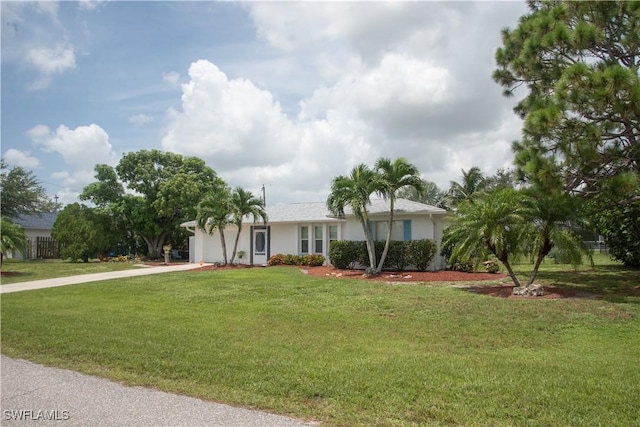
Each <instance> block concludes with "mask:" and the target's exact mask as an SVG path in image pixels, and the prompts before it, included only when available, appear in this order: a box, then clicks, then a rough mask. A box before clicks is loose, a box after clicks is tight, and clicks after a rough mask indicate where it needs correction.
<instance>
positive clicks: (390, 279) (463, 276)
mask: <svg viewBox="0 0 640 427" xmlns="http://www.w3.org/2000/svg"><path fill="white" fill-rule="evenodd" d="M147 264H148V265H163V264H162V263H153V264H152V263H147ZM240 268H263V267H257V266H251V265H242V264H238V265H229V266H219V267H216V266H212V265H206V266H203V267H201V268H197V269H195V270H189V271H211V270H233V269H240ZM272 268H274V267H272ZM276 268H299V269H301V270H302V271H303V272H304V273H305V274H308V275H310V276H315V277H330V278H335V279H361V280H372V281H376V282H385V283H430V282H431V283H434V282H445V283H446V282H449V283H450V282H459V284H458V285H457V286H460V287H461V288H464V289H466V290H468V291H469V292H475V293H477V294H481V295H487V296H491V297H497V298H513V299H562V298H585V297H589V296H590V295H587V294H584V293H582V292H578V291H575V290H571V289H562V288H557V287H554V286H546V285H545V286H544V295H543V296H541V297H527V296H519V295H513V288H514V286H513V285H501V284H500V285H495V286H490V285H487V286H483V285H480V286H474V285H471V283H476V284H477V282H481V281H503V280H505V279H508V276H507V275H506V274H502V273H463V272H460V271H447V270H441V271H405V272H388V271H383V272H382V273H381V274H379V275H377V276H367V275H365V274H364V273H363V271H362V270H339V269H337V268H335V267H332V266H321V267H289V266H281V267H276ZM467 284H469V285H467Z"/></svg>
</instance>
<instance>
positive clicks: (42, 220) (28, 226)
mask: <svg viewBox="0 0 640 427" xmlns="http://www.w3.org/2000/svg"><path fill="white" fill-rule="evenodd" d="M58 214H59V212H44V213H41V214H34V215H20V216H19V217H18V218H16V219H15V220H13V223H14V224H17V225H19V226H21V227H22V228H24V229H25V230H34V229H36V230H51V229H52V228H53V224H54V223H55V222H56V218H58Z"/></svg>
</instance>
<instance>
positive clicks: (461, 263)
mask: <svg viewBox="0 0 640 427" xmlns="http://www.w3.org/2000/svg"><path fill="white" fill-rule="evenodd" d="M451 269H452V270H453V271H461V272H463V273H472V272H473V261H471V260H461V259H457V260H456V262H455V263H454V264H453V265H452V266H451Z"/></svg>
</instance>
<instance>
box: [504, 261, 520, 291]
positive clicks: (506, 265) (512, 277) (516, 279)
mask: <svg viewBox="0 0 640 427" xmlns="http://www.w3.org/2000/svg"><path fill="white" fill-rule="evenodd" d="M501 262H502V264H504V266H505V268H506V269H507V272H508V273H509V277H511V280H513V284H514V285H516V287H518V288H519V287H521V286H522V285H521V284H520V281H519V280H518V277H517V276H516V273H514V272H513V269H512V268H511V264H509V261H507V260H504V261H502V260H501Z"/></svg>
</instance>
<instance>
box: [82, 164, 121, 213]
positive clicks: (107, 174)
mask: <svg viewBox="0 0 640 427" xmlns="http://www.w3.org/2000/svg"><path fill="white" fill-rule="evenodd" d="M94 170H95V171H96V174H95V178H96V179H97V181H96V182H92V183H91V184H89V185H87V186H86V187H85V188H84V190H83V191H82V194H81V195H80V200H91V202H93V203H94V204H95V205H97V206H101V207H105V206H109V205H110V204H112V203H115V202H118V201H119V200H121V198H122V197H123V196H124V186H123V185H122V183H121V182H120V181H119V180H118V174H117V173H116V171H115V169H114V168H112V167H111V166H109V165H104V164H100V165H96V166H95V167H94Z"/></svg>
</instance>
